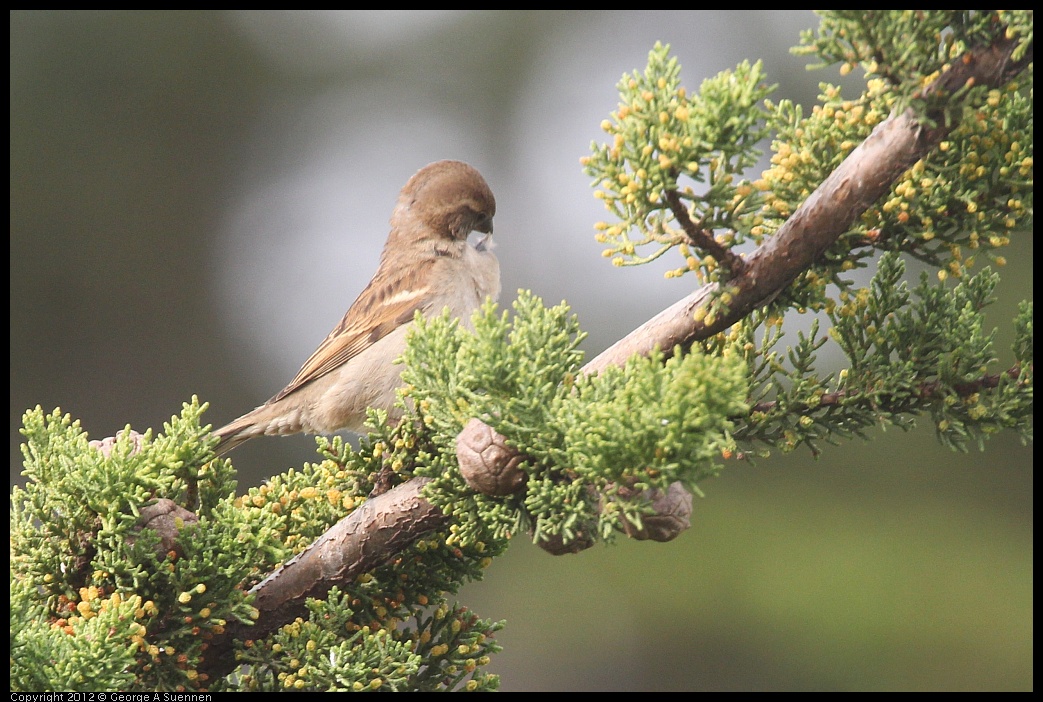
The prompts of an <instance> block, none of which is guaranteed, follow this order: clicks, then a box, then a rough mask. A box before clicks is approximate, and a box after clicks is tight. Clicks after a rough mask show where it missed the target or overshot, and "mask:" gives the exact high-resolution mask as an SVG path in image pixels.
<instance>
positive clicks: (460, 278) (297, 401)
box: [214, 161, 500, 455]
mask: <svg viewBox="0 0 1043 702" xmlns="http://www.w3.org/2000/svg"><path fill="white" fill-rule="evenodd" d="M495 213H496V200H495V199H494V198H493V194H492V191H491V190H490V189H489V186H488V185H487V184H486V182H485V179H484V178H482V176H481V174H480V173H479V172H478V171H477V170H475V169H474V168H472V167H471V166H469V165H467V164H466V163H463V162H462V161H437V162H435V163H432V164H429V165H427V166H424V167H423V168H421V169H420V170H419V171H417V172H416V174H414V175H413V177H412V178H410V179H409V182H408V183H406V185H405V187H404V188H402V192H401V193H400V194H399V196H398V202H397V203H396V205H395V209H394V211H393V212H392V213H391V233H390V234H388V238H387V242H386V243H385V244H384V250H383V252H382V253H381V254H380V265H379V267H378V268H377V272H376V274H374V276H373V279H372V280H371V281H369V285H367V286H366V288H365V290H363V291H362V293H361V294H360V295H359V296H358V299H356V300H355V302H354V303H353V304H352V305H351V308H350V309H348V312H347V314H345V315H344V319H342V320H341V321H340V324H338V325H337V326H336V327H334V329H333V331H331V332H330V334H329V336H327V337H326V340H325V341H323V342H322V343H321V344H320V345H319V348H318V349H316V350H315V353H313V354H312V355H311V358H309V359H308V360H307V361H305V363H304V366H303V367H302V368H301V370H300V371H299V372H298V373H297V377H295V378H294V379H293V380H291V381H290V384H289V385H287V386H286V387H285V388H283V389H282V390H280V391H279V393H278V394H277V395H275V396H274V397H273V398H272V399H270V400H268V401H267V402H265V403H264V404H263V405H261V406H260V407H258V408H257V409H255V410H253V411H252V412H248V413H246V414H244V415H243V416H242V417H240V418H239V419H236V420H235V421H234V422H231V423H229V424H227V425H225V426H223V427H221V428H220V429H218V430H217V431H216V432H214V433H215V434H216V435H217V436H218V437H220V439H221V441H220V443H218V445H217V447H216V449H215V450H216V452H217V454H218V455H221V454H223V453H226V452H228V451H230V450H231V449H233V448H235V447H236V446H238V445H239V444H241V443H242V442H244V441H246V440H247V439H252V438H254V437H255V436H261V435H273V434H296V433H298V432H307V433H312V434H317V433H321V434H328V433H332V432H335V431H338V430H341V429H348V430H350V431H353V432H356V433H360V432H361V431H362V427H363V423H364V421H365V419H366V408H367V407H377V408H381V409H385V410H387V411H388V413H389V417H390V418H391V419H395V418H397V416H398V415H400V412H396V411H395V408H394V407H393V404H394V401H395V390H396V388H397V387H398V386H399V384H400V382H401V379H400V375H401V372H402V366H401V365H397V364H395V363H394V361H395V359H397V358H398V357H399V356H400V355H401V354H402V351H403V349H404V348H405V339H406V329H407V328H408V327H409V324H410V323H411V322H412V321H413V315H414V313H415V312H416V311H417V310H420V311H421V312H422V313H423V314H424V315H425V316H434V315H438V314H440V313H441V312H442V310H443V309H445V308H447V307H448V308H449V311H450V314H452V315H453V316H454V317H458V318H461V319H463V320H464V321H465V322H468V321H469V319H470V315H471V312H473V311H474V310H475V309H476V308H477V307H478V306H479V305H481V304H482V302H483V301H484V300H485V298H486V296H489V297H492V298H493V299H494V300H495V299H496V297H497V296H498V295H499V294H500V264H499V262H498V261H497V260H496V256H495V255H494V254H493V253H492V250H491V249H492V240H491V235H492V231H493V215H494V214H495ZM471 232H481V233H483V234H485V235H486V236H484V237H482V238H481V239H479V240H478V241H477V242H476V243H475V244H474V245H472V244H471V243H469V242H468V236H469V235H470V234H471Z"/></svg>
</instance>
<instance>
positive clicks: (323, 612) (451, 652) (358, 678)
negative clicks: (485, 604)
mask: <svg viewBox="0 0 1043 702" xmlns="http://www.w3.org/2000/svg"><path fill="white" fill-rule="evenodd" d="M392 608H393V609H394V610H395V611H394V612H393V615H394V616H393V617H392V619H391V620H390V622H391V623H392V624H395V622H396V620H397V623H398V624H397V626H390V627H381V626H379V625H378V626H375V627H372V628H371V627H370V626H369V625H365V626H359V625H358V623H357V622H358V621H359V612H358V611H357V606H356V605H355V599H354V598H353V597H352V596H350V595H348V594H347V593H345V592H343V591H341V590H340V589H339V588H333V589H332V590H331V591H330V593H329V595H328V596H327V598H326V599H325V600H323V601H318V600H309V601H308V620H307V621H304V620H303V619H298V620H297V621H295V622H294V623H292V624H290V625H288V626H285V627H283V628H282V629H280V630H279V631H278V632H276V633H275V634H273V635H272V636H271V637H269V638H268V640H267V641H264V642H260V643H259V644H258V645H256V646H253V647H252V648H250V649H249V650H247V651H244V652H243V653H242V654H241V656H240V660H241V661H242V662H244V663H246V664H247V665H248V666H249V669H250V672H249V673H246V674H244V675H242V676H241V677H240V678H239V679H238V681H237V689H241V690H248V691H253V692H279V691H282V690H312V691H324V692H363V691H376V690H382V691H387V692H436V691H441V690H467V691H489V690H495V689H497V687H498V686H499V679H498V678H497V677H496V676H495V675H489V674H477V675H476V674H475V671H477V670H479V669H480V668H481V667H483V666H486V665H488V663H489V655H490V654H492V653H496V652H497V651H499V650H500V647H499V645H498V644H496V643H495V640H494V639H492V638H490V634H491V633H492V632H495V631H497V630H499V629H500V628H502V626H503V625H502V624H496V623H492V622H488V621H483V620H479V619H478V618H477V617H476V616H475V615H474V614H472V613H470V612H468V611H467V610H466V609H464V608H462V607H455V608H450V607H449V606H447V605H445V604H441V605H439V606H438V607H430V608H427V609H426V610H425V611H414V610H411V609H410V608H408V607H405V606H403V605H402V604H401V603H400V604H398V605H397V606H395V605H392ZM345 631H348V632H352V633H351V634H350V635H347V636H345V635H344V634H343V633H342V632H345ZM316 651H319V652H321V654H320V655H316Z"/></svg>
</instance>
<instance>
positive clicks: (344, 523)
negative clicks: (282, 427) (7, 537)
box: [200, 478, 449, 679]
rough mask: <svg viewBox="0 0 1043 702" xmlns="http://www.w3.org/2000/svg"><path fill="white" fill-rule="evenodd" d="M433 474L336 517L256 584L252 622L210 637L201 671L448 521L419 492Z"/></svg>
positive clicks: (212, 671) (226, 666) (216, 668)
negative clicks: (256, 613) (308, 602)
mask: <svg viewBox="0 0 1043 702" xmlns="http://www.w3.org/2000/svg"><path fill="white" fill-rule="evenodd" d="M428 482H429V480H428V479H427V478H413V479H412V480H409V481H407V482H405V483H402V484H401V485H399V486H397V487H396V488H394V489H393V490H389V491H388V492H386V493H384V494H383V495H379V496H377V497H374V498H371V499H369V500H367V501H366V502H364V503H363V504H362V506H361V507H359V508H358V509H356V510H355V511H354V512H352V513H351V514H349V515H348V516H347V517H345V518H344V519H342V520H340V521H339V522H337V523H336V524H335V525H334V526H333V527H332V528H330V530H329V531H327V532H326V533H325V534H323V535H322V536H321V537H320V538H319V539H318V540H317V541H316V542H315V543H313V544H312V545H311V546H309V547H308V548H307V549H306V550H304V551H302V552H301V553H299V554H297V555H296V556H295V557H294V558H292V559H290V560H289V561H287V562H286V563H285V564H284V565H283V566H282V567H281V568H279V569H278V570H276V571H275V572H274V573H272V574H271V575H269V576H268V577H267V578H265V579H264V580H262V581H261V582H260V583H258V584H257V585H255V586H254V587H253V588H252V589H251V590H250V592H251V593H252V594H254V595H256V599H255V600H254V603H253V604H254V606H255V607H256V608H257V609H258V611H259V612H260V616H259V617H258V618H257V622H256V623H255V624H254V625H253V626H244V625H242V624H238V623H235V624H229V625H228V627H227V628H226V630H225V633H224V634H223V635H222V636H221V637H220V638H217V639H214V640H213V641H211V642H210V645H209V646H208V648H207V650H206V655H205V657H204V660H203V662H202V664H201V665H200V671H201V672H205V673H207V674H208V675H210V677H211V679H213V678H214V677H220V676H223V675H227V674H228V673H230V672H232V670H234V669H235V658H234V653H233V651H232V645H233V643H234V642H235V641H239V640H245V639H247V638H250V639H257V638H260V637H262V636H265V635H267V634H269V633H271V632H272V631H274V630H275V629H277V628H279V627H280V626H283V625H284V624H288V623H289V622H292V621H293V620H294V619H296V618H297V617H299V616H302V615H304V613H305V611H306V610H305V607H304V602H305V600H306V599H307V598H309V597H315V598H322V597H325V595H326V594H327V593H328V592H329V591H330V588H332V587H333V586H335V585H341V586H342V585H345V584H348V583H350V582H352V581H353V580H354V579H355V578H356V577H358V576H359V575H362V574H363V573H366V572H368V571H371V570H373V569H374V568H377V567H379V566H382V565H384V564H386V563H387V562H389V561H390V560H391V559H392V558H394V557H395V556H396V555H397V554H399V553H400V552H401V551H403V550H404V549H405V548H407V547H409V546H410V545H412V544H413V543H415V542H416V541H417V540H418V539H420V538H421V537H423V536H425V535H427V534H429V533H430V532H432V531H435V530H437V529H440V528H442V527H444V526H445V525H446V524H448V522H449V518H448V517H447V516H446V515H444V514H443V513H442V511H441V510H440V509H438V508H437V507H435V506H433V505H432V504H431V503H430V502H428V501H427V500H425V499H423V498H422V497H421V496H420V491H421V490H422V489H423V487H424V485H425V484H427V483H428Z"/></svg>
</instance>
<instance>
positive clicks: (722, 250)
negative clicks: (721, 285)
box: [665, 190, 746, 276]
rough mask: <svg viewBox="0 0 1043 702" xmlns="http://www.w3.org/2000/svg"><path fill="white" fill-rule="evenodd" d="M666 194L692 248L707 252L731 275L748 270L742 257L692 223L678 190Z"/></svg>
mask: <svg viewBox="0 0 1043 702" xmlns="http://www.w3.org/2000/svg"><path fill="white" fill-rule="evenodd" d="M665 194H666V202H667V204H668V205H670V211H671V212H673V213H674V219H676V220H677V223H678V224H680V225H681V229H683V230H684V233H685V236H687V237H688V242H689V243H690V244H691V245H692V246H695V247H697V248H700V249H703V250H704V251H707V252H708V253H709V254H710V255H711V256H713V257H714V258H715V259H717V262H718V263H719V264H721V266H722V267H723V268H724V269H725V270H727V271H728V272H729V273H730V274H731V275H733V276H738V275H742V274H743V272H744V271H745V268H746V264H745V263H744V262H743V260H742V257H741V256H739V255H737V254H736V253H735V252H734V251H732V250H731V249H730V248H728V247H727V246H724V245H723V244H721V243H720V242H719V241H717V239H716V237H714V235H713V232H712V231H708V230H707V229H705V228H704V227H703V226H702V225H699V224H696V223H695V222H693V221H692V218H691V217H690V216H689V215H688V208H687V207H685V204H684V202H682V201H681V196H680V195H679V194H678V192H677V191H676V190H667V191H666V193H665Z"/></svg>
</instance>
